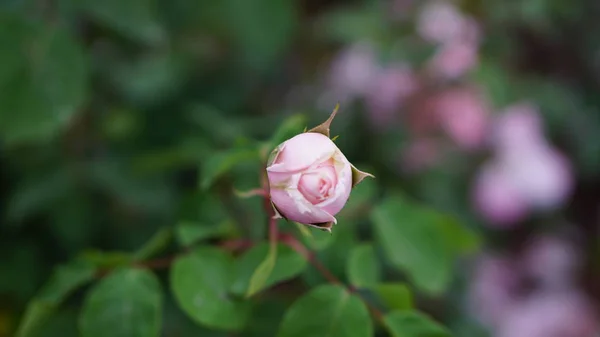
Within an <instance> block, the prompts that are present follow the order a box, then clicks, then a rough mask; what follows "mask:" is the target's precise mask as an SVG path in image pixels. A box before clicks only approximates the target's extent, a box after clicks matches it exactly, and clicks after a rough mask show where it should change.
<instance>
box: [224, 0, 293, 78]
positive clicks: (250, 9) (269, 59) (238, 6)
mask: <svg viewBox="0 0 600 337" xmlns="http://www.w3.org/2000/svg"><path fill="white" fill-rule="evenodd" d="M223 2H224V3H226V4H227V5H228V8H227V10H226V13H227V19H228V21H229V29H230V30H231V38H232V42H233V44H234V48H236V50H237V51H238V53H237V54H238V55H240V56H242V57H243V59H242V60H241V61H242V62H243V65H244V66H245V69H250V70H256V71H263V70H267V69H268V68H269V67H272V66H273V64H274V63H275V62H276V61H277V60H278V58H280V57H281V56H282V55H283V53H284V52H285V51H286V50H287V47H288V46H289V45H290V43H291V41H292V40H293V34H294V33H295V31H296V28H297V27H298V19H299V13H298V8H297V7H296V6H297V2H295V1H289V0H254V1H251V2H250V1H246V0H224V1H223Z"/></svg>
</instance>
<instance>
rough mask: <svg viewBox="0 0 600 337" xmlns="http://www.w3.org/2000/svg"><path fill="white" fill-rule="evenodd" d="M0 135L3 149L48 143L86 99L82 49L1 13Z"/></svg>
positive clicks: (56, 31)
mask: <svg viewBox="0 0 600 337" xmlns="http://www.w3.org/2000/svg"><path fill="white" fill-rule="evenodd" d="M0 43H2V46H3V48H2V50H1V51H0V64H2V65H1V66H0V134H1V137H2V138H3V139H4V141H6V142H7V143H9V144H10V143H17V142H32V141H44V140H49V139H50V138H52V137H53V136H55V135H56V134H57V133H58V132H59V131H60V130H61V129H62V128H63V127H65V126H66V125H67V124H68V123H69V122H70V121H71V119H72V117H73V115H74V114H75V113H76V112H77V110H78V109H79V108H80V107H81V105H82V104H83V102H84V100H85V98H86V95H87V88H88V85H87V79H88V69H87V61H86V59H85V54H84V52H83V50H82V47H81V46H80V45H79V44H77V42H76V41H74V40H73V38H72V37H71V36H70V35H69V34H68V33H67V32H66V31H64V30H62V29H60V28H54V27H45V26H43V25H41V24H39V23H30V22H26V21H24V19H23V20H22V19H20V18H18V17H16V16H14V17H13V16H10V15H9V14H6V13H0Z"/></svg>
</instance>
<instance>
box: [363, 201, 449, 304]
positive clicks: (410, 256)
mask: <svg viewBox="0 0 600 337" xmlns="http://www.w3.org/2000/svg"><path fill="white" fill-rule="evenodd" d="M435 216H436V214H435V213H433V212H431V211H427V210H423V209H421V207H420V206H417V205H414V204H411V203H408V202H407V201H406V200H405V199H404V198H401V197H390V198H388V199H387V200H385V201H384V202H382V203H381V204H380V205H379V206H378V207H377V208H376V209H375V210H374V211H373V213H372V220H373V223H374V224H375V229H376V231H377V234H378V239H379V242H380V243H381V245H382V246H383V249H384V251H385V253H386V254H387V257H388V259H389V260H390V262H391V263H392V264H393V265H395V266H396V267H398V268H401V269H403V270H405V271H406V272H408V273H409V275H410V277H411V278H412V279H413V280H414V282H415V284H416V285H417V286H418V287H419V288H421V289H422V290H424V291H427V292H429V293H432V294H439V293H440V292H442V291H444V290H445V289H446V287H447V286H448V285H449V283H450V281H451V276H452V266H453V260H452V258H453V255H452V254H451V253H452V252H451V251H449V249H448V247H447V245H446V241H445V239H444V236H443V233H442V232H441V231H440V230H439V229H438V226H437V225H436V221H437V219H436V217H435Z"/></svg>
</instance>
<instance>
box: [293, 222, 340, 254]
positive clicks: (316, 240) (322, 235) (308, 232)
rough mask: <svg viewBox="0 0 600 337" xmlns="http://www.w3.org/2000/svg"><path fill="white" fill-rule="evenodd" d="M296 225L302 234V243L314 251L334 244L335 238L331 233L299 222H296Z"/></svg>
mask: <svg viewBox="0 0 600 337" xmlns="http://www.w3.org/2000/svg"><path fill="white" fill-rule="evenodd" d="M294 224H295V225H296V228H297V229H298V231H299V232H300V234H302V237H301V240H302V242H303V243H304V244H306V245H308V246H309V247H311V248H312V249H315V250H322V249H325V248H327V246H329V245H330V244H331V243H332V242H333V236H332V234H331V233H330V232H327V231H323V230H320V229H316V228H313V227H309V226H306V225H303V224H301V223H298V222H294Z"/></svg>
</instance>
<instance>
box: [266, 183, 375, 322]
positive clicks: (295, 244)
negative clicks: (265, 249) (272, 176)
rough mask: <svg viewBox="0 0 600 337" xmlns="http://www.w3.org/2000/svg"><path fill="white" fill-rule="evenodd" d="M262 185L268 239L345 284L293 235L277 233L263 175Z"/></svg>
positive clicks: (332, 281) (329, 277) (330, 281)
mask: <svg viewBox="0 0 600 337" xmlns="http://www.w3.org/2000/svg"><path fill="white" fill-rule="evenodd" d="M262 185H263V190H264V194H263V195H264V208H265V212H266V213H267V216H268V217H269V220H268V226H269V241H270V242H271V243H273V242H274V240H276V241H275V242H277V241H279V242H282V243H284V244H286V245H288V246H289V247H290V248H292V249H293V250H295V251H296V252H297V253H298V254H300V255H302V256H303V257H304V258H305V259H306V260H307V261H308V262H309V263H310V264H311V265H312V266H313V267H315V269H317V271H318V272H319V273H321V275H323V277H324V278H325V279H326V280H327V281H328V282H329V283H331V284H337V285H342V286H345V285H344V284H343V283H342V282H341V281H340V280H339V279H338V278H337V277H336V276H335V275H333V273H332V272H331V271H330V270H329V269H327V267H325V265H324V264H322V263H321V261H319V259H317V256H316V255H315V253H314V252H312V251H311V250H309V249H308V248H306V246H304V245H303V244H302V243H301V242H300V241H298V239H297V238H296V237H294V236H293V235H285V234H282V235H279V232H278V228H277V219H275V210H274V209H273V206H272V205H271V200H270V198H269V183H268V180H267V178H266V177H265V176H263V178H262ZM345 287H346V286H345ZM346 288H347V289H348V291H349V292H351V293H354V294H356V295H358V297H360V299H361V300H362V301H363V302H364V303H365V304H366V305H367V307H368V308H369V309H370V310H371V313H372V314H373V316H375V318H376V319H377V320H379V321H381V320H382V319H383V313H382V312H381V311H380V310H379V309H377V308H375V307H374V306H373V305H371V303H369V302H368V301H367V300H366V299H365V298H364V297H363V296H362V295H361V294H359V293H357V292H356V289H354V288H353V287H346Z"/></svg>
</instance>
